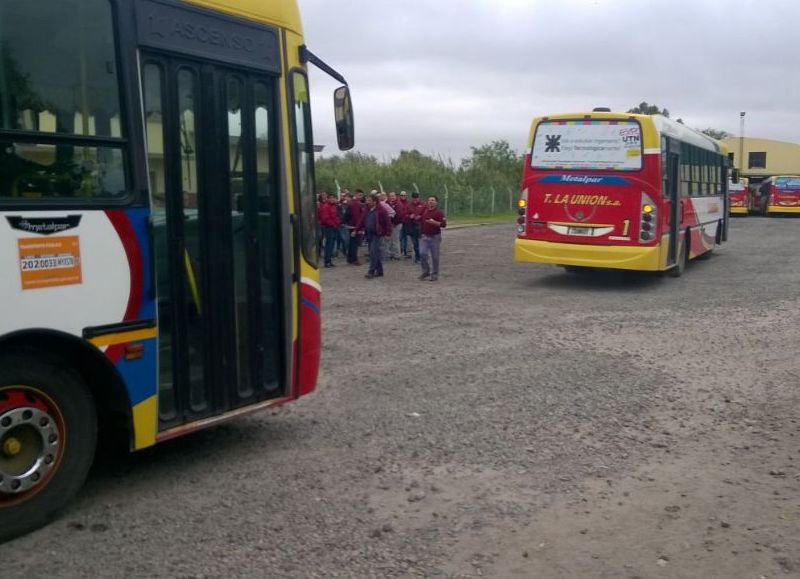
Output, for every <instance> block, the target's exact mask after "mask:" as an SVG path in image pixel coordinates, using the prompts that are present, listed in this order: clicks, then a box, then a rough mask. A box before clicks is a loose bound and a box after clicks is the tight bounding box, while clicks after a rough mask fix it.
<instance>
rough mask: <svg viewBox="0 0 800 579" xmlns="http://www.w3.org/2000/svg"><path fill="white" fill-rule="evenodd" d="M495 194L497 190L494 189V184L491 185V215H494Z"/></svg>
mask: <svg viewBox="0 0 800 579" xmlns="http://www.w3.org/2000/svg"><path fill="white" fill-rule="evenodd" d="M496 195H497V192H496V191H495V190H494V185H492V215H494V198H495V196H496Z"/></svg>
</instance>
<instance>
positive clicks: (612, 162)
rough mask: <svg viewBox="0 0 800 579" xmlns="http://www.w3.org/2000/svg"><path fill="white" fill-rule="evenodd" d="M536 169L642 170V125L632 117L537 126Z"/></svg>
mask: <svg viewBox="0 0 800 579" xmlns="http://www.w3.org/2000/svg"><path fill="white" fill-rule="evenodd" d="M531 167H532V168H533V169H556V170H559V171H587V170H588V171H639V170H640V169H641V168H642V128H641V126H640V125H639V123H638V122H637V121H632V120H598V119H593V120H575V121H544V122H542V123H539V126H538V127H537V128H536V135H535V136H534V139H533V149H532V151H531Z"/></svg>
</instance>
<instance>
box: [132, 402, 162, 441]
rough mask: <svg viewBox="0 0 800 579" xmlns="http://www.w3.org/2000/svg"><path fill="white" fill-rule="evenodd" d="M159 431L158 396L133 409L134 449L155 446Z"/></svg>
mask: <svg viewBox="0 0 800 579" xmlns="http://www.w3.org/2000/svg"><path fill="white" fill-rule="evenodd" d="M157 430H158V396H151V397H150V398H147V399H146V400H144V401H142V402H140V403H139V404H137V405H136V406H134V407H133V447H134V449H135V450H139V449H142V448H147V447H148V446H153V445H154V444H155V443H156V432H157Z"/></svg>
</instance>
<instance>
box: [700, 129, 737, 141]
mask: <svg viewBox="0 0 800 579" xmlns="http://www.w3.org/2000/svg"><path fill="white" fill-rule="evenodd" d="M700 132H701V133H704V134H706V135H708V136H709V137H711V138H712V139H717V140H718V141H719V140H722V139H727V138H728V137H730V136H731V134H730V133H729V132H728V131H723V130H722V129H712V128H711V127H709V128H707V129H702V130H701V131H700Z"/></svg>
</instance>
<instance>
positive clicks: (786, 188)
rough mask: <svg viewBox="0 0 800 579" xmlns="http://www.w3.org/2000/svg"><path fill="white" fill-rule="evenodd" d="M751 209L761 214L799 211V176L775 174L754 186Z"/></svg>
mask: <svg viewBox="0 0 800 579" xmlns="http://www.w3.org/2000/svg"><path fill="white" fill-rule="evenodd" d="M751 209H752V210H753V211H754V212H756V213H760V214H762V215H776V214H788V213H800V177H798V176H797V175H777V176H775V177H769V178H767V179H764V180H763V181H762V182H761V183H759V185H758V186H757V187H755V188H754V191H753V198H752V206H751Z"/></svg>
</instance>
